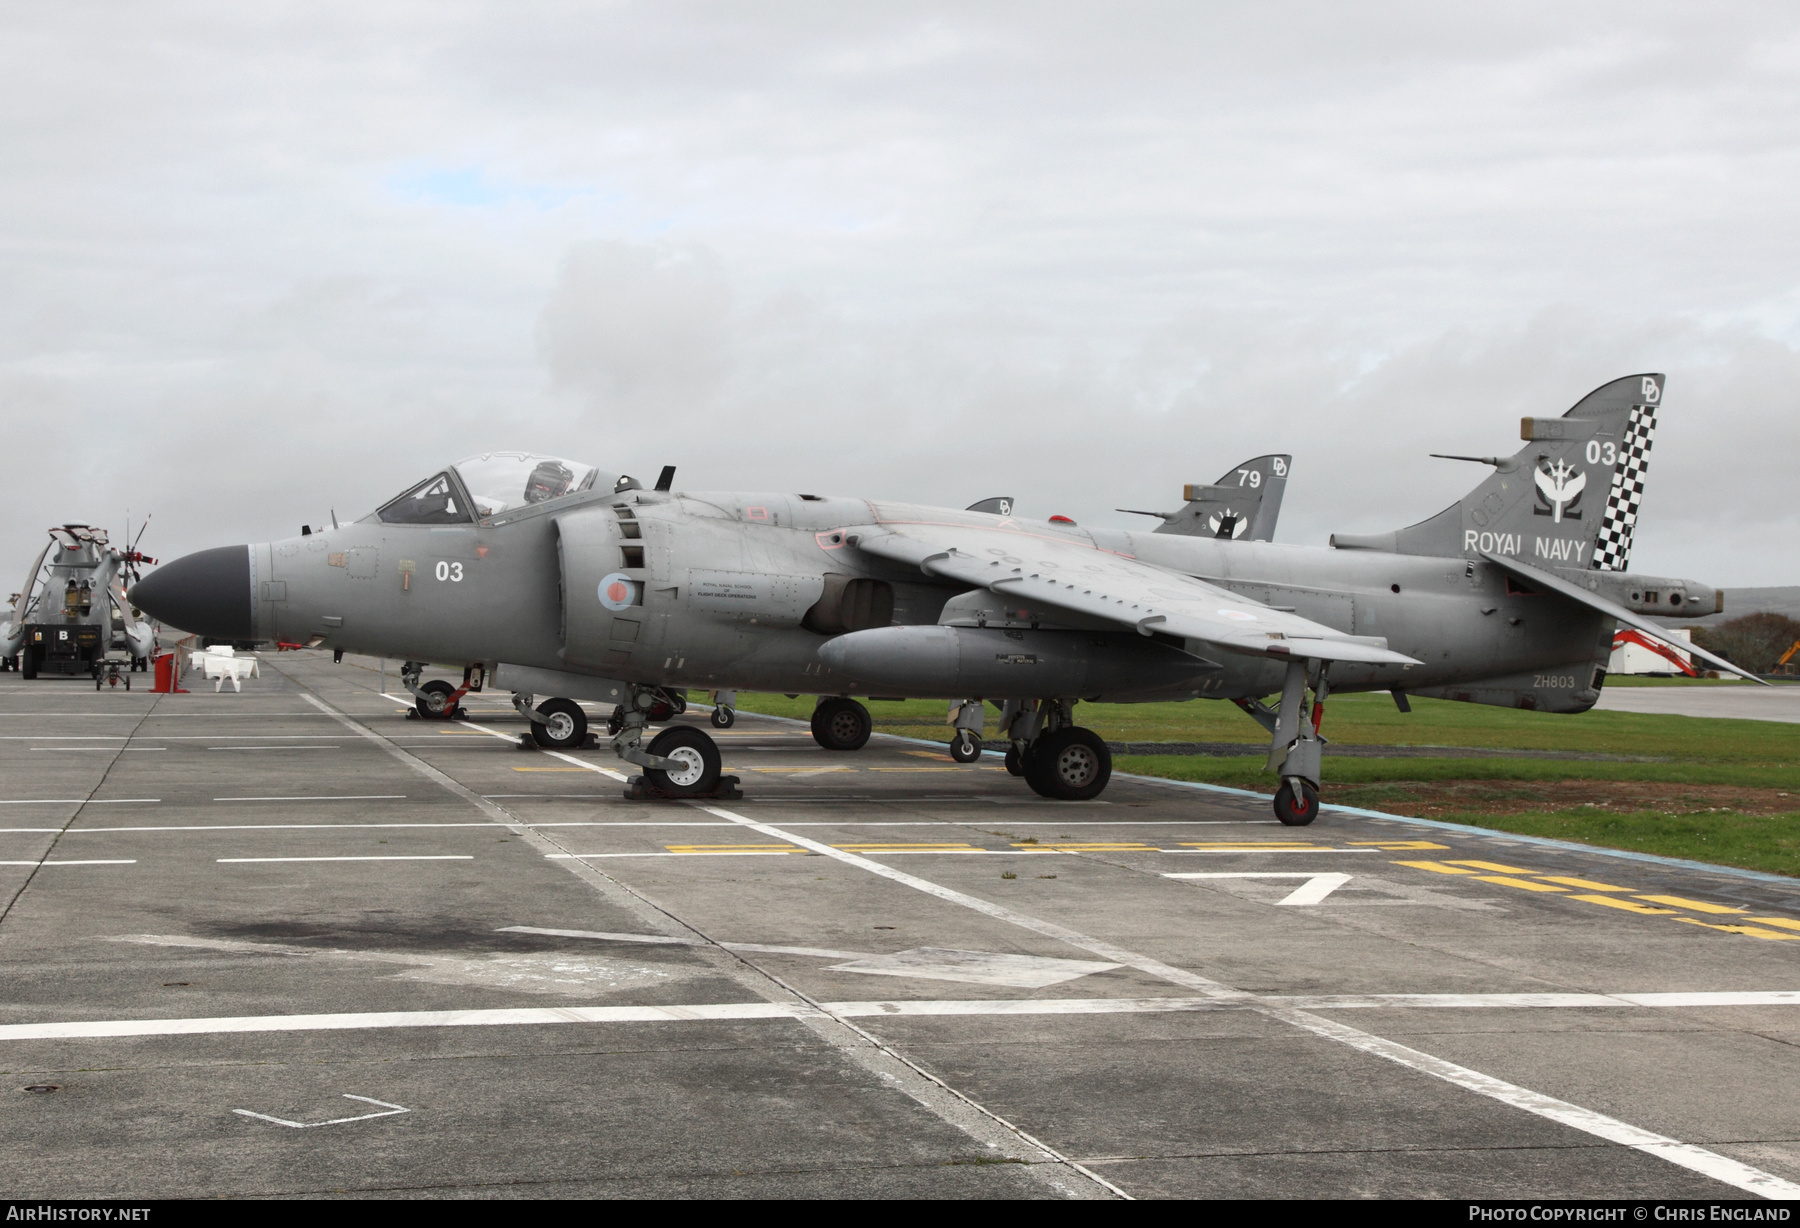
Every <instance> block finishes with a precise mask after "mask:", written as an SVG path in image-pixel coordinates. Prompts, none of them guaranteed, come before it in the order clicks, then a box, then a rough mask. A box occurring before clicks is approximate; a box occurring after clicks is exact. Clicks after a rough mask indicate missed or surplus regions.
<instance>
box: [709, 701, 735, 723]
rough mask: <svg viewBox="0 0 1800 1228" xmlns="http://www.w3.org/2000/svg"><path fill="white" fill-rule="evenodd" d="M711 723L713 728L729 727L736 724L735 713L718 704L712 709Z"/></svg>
mask: <svg viewBox="0 0 1800 1228" xmlns="http://www.w3.org/2000/svg"><path fill="white" fill-rule="evenodd" d="M712 723H713V728H714V729H730V728H731V727H732V726H733V725H735V724H737V713H736V712H734V711H733V710H732V709H730V708H727V707H726V706H725V705H724V704H720V705H719V706H718V707H716V708H714V709H713V710H712Z"/></svg>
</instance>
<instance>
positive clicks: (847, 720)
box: [812, 697, 875, 750]
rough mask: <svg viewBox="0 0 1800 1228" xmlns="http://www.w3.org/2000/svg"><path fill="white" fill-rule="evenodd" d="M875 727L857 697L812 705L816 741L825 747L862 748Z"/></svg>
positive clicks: (841, 748)
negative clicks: (856, 699)
mask: <svg viewBox="0 0 1800 1228" xmlns="http://www.w3.org/2000/svg"><path fill="white" fill-rule="evenodd" d="M874 727H875V722H874V721H872V720H870V719H869V710H868V709H867V708H865V707H863V706H862V705H861V704H859V703H857V702H856V701H855V700H854V699H843V698H841V697H840V698H834V699H827V700H826V701H825V702H824V703H822V704H820V705H819V706H818V707H817V708H814V709H813V715H812V735H813V741H815V742H817V743H818V744H819V745H820V746H823V747H824V748H825V749H826V750H861V749H862V748H863V747H864V746H866V745H867V744H868V741H869V733H870V732H871V731H872V730H873V729H874Z"/></svg>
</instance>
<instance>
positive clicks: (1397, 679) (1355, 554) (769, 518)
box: [248, 490, 1612, 711]
mask: <svg viewBox="0 0 1800 1228" xmlns="http://www.w3.org/2000/svg"><path fill="white" fill-rule="evenodd" d="M932 524H937V525H972V526H979V527H983V528H987V529H990V530H998V531H1001V532H1006V533H1010V534H1014V535H1016V538H1017V541H1018V543H1019V546H1018V548H1019V550H1020V552H1021V554H1022V555H1023V556H1026V557H1028V556H1029V551H1030V547H1031V544H1032V542H1033V541H1035V540H1043V539H1046V538H1050V539H1056V540H1060V541H1064V542H1074V543H1079V544H1083V545H1086V546H1089V547H1091V548H1093V549H1095V550H1100V551H1108V552H1112V553H1116V554H1121V555H1126V556H1130V557H1134V558H1136V559H1139V560H1141V561H1143V562H1147V563H1151V564H1154V565H1156V566H1159V567H1163V568H1167V569H1169V570H1171V571H1175V572H1179V573H1181V574H1184V575H1188V576H1193V577H1197V578H1200V579H1203V580H1206V581H1208V582H1210V583H1213V584H1217V585H1219V586H1221V587H1224V588H1227V589H1230V590H1232V591H1234V592H1236V593H1239V594H1241V595H1243V596H1246V597H1250V598H1252V599H1254V600H1257V601H1261V602H1264V603H1266V604H1268V605H1271V606H1275V607H1278V608H1291V609H1292V610H1293V611H1294V612H1296V613H1297V614H1299V615H1300V616H1302V617H1304V618H1307V619H1311V620H1312V621H1314V622H1317V623H1321V624H1323V625H1325V626H1327V627H1330V628H1333V629H1334V630H1337V631H1342V632H1345V633H1349V634H1354V635H1359V636H1379V637H1382V638H1385V639H1386V640H1387V642H1388V645H1389V646H1390V647H1392V648H1393V649H1395V650H1397V651H1399V652H1402V653H1405V654H1406V655H1408V656H1411V657H1414V658H1416V659H1417V660H1419V661H1420V662H1422V664H1420V665H1417V666H1412V667H1407V668H1404V669H1402V668H1400V667H1397V666H1373V665H1348V664H1340V665H1338V666H1336V667H1334V669H1333V671H1332V686H1333V689H1334V690H1339V691H1343V690H1371V689H1403V690H1405V691H1409V692H1413V693H1421V694H1428V695H1429V694H1443V695H1446V696H1449V697H1453V698H1470V699H1478V700H1481V701H1482V702H1490V703H1505V704H1508V705H1509V706H1521V707H1531V708H1539V709H1544V710H1552V711H1580V710H1583V709H1585V708H1587V707H1589V706H1591V705H1592V703H1593V702H1594V700H1595V699H1596V698H1597V697H1598V686H1599V682H1600V676H1599V675H1598V674H1597V670H1599V669H1601V668H1603V666H1604V664H1605V661H1606V658H1607V655H1608V653H1609V652H1610V649H1611V638H1612V624H1611V622H1610V620H1606V619H1603V618H1602V617H1600V616H1598V615H1595V614H1593V613H1591V612H1588V611H1585V610H1582V609H1579V608H1577V607H1574V606H1572V605H1570V604H1569V603H1566V602H1563V601H1560V600H1558V599H1556V598H1554V597H1550V596H1547V595H1543V594H1538V593H1530V592H1524V591H1521V590H1520V589H1519V588H1518V586H1516V585H1510V584H1509V583H1508V582H1507V580H1506V577H1505V576H1504V575H1503V574H1501V573H1500V572H1498V571H1497V570H1496V569H1494V568H1492V567H1490V566H1489V565H1488V564H1486V563H1485V562H1482V561H1479V560H1470V559H1466V558H1433V557H1422V556H1417V555H1405V554H1394V553H1387V552H1383V551H1377V550H1340V549H1326V548H1316V547H1302V546H1288V545H1276V544H1273V543H1259V542H1246V541H1223V540H1217V539H1211V538H1202V537H1189V536H1179V535H1171V534H1155V533H1137V532H1129V531H1122V530H1109V529H1088V528H1083V527H1079V526H1075V525H1069V524H1059V523H1047V522H1040V521H1031V520H1026V519H1021V518H1016V517H1004V518H1003V517H1000V516H997V515H990V514H987V513H980V512H965V511H954V510H950V509H944V508H932V507H924V506H916V505H910V504H898V503H882V502H874V501H869V500H862V499H850V498H830V497H815V496H810V495H790V494H779V493H761V492H752V493H744V492H730V493H706V492H686V493H680V492H659V491H644V490H628V491H625V492H622V493H617V494H614V493H603V492H590V493H586V494H576V495H570V496H566V497H563V498H559V499H556V500H555V501H553V502H551V503H548V504H543V505H536V506H530V505H527V506H521V507H516V508H512V509H509V510H505V511H502V512H500V513H498V514H495V515H492V516H489V517H486V518H484V519H480V520H478V521H474V522H472V523H468V524H457V525H426V524H392V523H384V522H383V521H381V520H380V519H379V518H377V517H375V516H371V517H368V518H365V519H363V520H360V521H357V522H355V523H352V524H345V525H343V526H341V527H338V528H334V529H331V530H329V531H320V532H316V533H312V534H310V535H306V536H301V537H296V538H290V539H288V540H286V541H279V542H272V543H265V544H261V545H255V546H251V547H249V548H248V550H249V565H250V571H251V575H250V580H251V585H250V587H251V595H252V601H251V621H252V623H253V626H254V636H255V638H259V639H266V640H280V641H285V642H293V643H304V644H312V645H315V646H318V647H323V648H331V649H343V650H345V651H349V652H356V653H367V654H370V655H379V656H385V657H393V658H401V659H410V660H419V661H428V662H434V663H437V664H440V665H448V666H465V665H472V664H481V665H485V666H486V667H487V668H488V669H489V670H490V671H491V670H493V669H494V668H496V667H498V666H502V665H508V664H510V665H513V666H522V667H528V668H532V669H538V670H549V671H557V672H561V673H568V674H576V675H584V676H591V677H595V678H608V679H624V680H628V681H630V682H634V683H638V684H648V685H657V686H668V687H686V688H701V689H720V688H729V689H747V690H748V689H758V690H772V691H784V692H808V693H829V694H856V693H859V692H860V693H864V694H870V693H873V694H880V695H897V696H899V695H904V696H914V695H917V696H933V695H935V696H942V695H944V692H943V690H941V689H939V688H938V687H937V686H934V685H930V684H926V685H924V686H921V687H908V686H906V685H903V684H901V683H898V682H896V681H894V680H892V679H887V680H883V681H882V682H881V683H880V684H878V685H873V686H871V685H870V684H868V683H867V682H865V680H863V679H861V678H857V677H853V676H845V675H844V674H842V673H840V672H838V671H835V670H834V669H832V668H831V667H830V666H829V665H827V664H826V663H825V661H823V660H822V659H821V657H820V653H819V649H820V646H821V645H822V644H823V643H824V642H826V641H827V640H828V639H830V638H832V637H833V636H834V635H835V634H843V633H846V632H854V631H856V630H859V629H864V628H860V627H858V626H856V625H855V624H854V621H852V622H844V621H842V620H841V619H835V615H834V614H829V613H828V616H827V617H825V618H823V619H821V618H820V616H819V613H818V607H819V606H820V604H821V599H822V597H825V596H826V595H827V594H828V593H833V592H838V593H841V592H843V591H845V590H844V586H845V584H846V583H848V582H850V581H865V582H868V584H867V585H866V586H865V590H866V589H868V588H869V587H870V586H883V587H884V588H885V592H886V597H885V598H884V600H886V601H891V610H890V609H886V608H882V609H881V611H880V612H881V613H882V614H883V615H884V616H885V618H886V620H887V621H886V622H884V623H882V624H881V625H900V626H929V625H933V624H936V623H938V622H939V620H940V618H941V617H945V607H946V603H948V602H950V601H951V599H952V598H955V597H957V596H958V594H959V593H961V592H964V591H966V590H965V589H964V588H963V587H962V586H959V585H950V584H946V583H944V582H943V581H940V580H934V579H932V578H930V577H928V576H925V575H923V574H921V573H920V572H918V571H916V570H913V569H910V568H905V567H901V566H898V565H896V564H893V563H890V562H886V561H884V560H881V559H877V558H874V557H872V556H869V555H865V554H864V553H863V552H861V551H859V550H858V549H857V548H856V545H855V540H856V538H857V535H858V530H864V531H868V530H870V529H873V528H875V527H877V526H894V525H932ZM609 582H610V583H612V585H613V593H614V597H615V599H614V600H612V601H608V600H607V599H606V598H607V593H606V586H607V584H608V583H609ZM834 600H835V599H834ZM614 606H616V607H617V608H609V607H614ZM834 608H835V607H834ZM834 619H835V620H834ZM809 624H810V625H809ZM869 625H874V624H869ZM986 626H987V630H990V631H993V632H995V633H997V634H1002V635H1006V636H1009V637H1011V638H1012V639H1013V641H1014V642H1015V643H1017V644H1018V645H1019V649H1020V656H1021V658H1023V657H1027V656H1031V655H1033V654H1032V653H1031V652H1030V651H1029V650H1030V649H1031V647H1032V644H1033V642H1034V641H1035V642H1040V643H1045V644H1053V643H1059V644H1062V645H1064V646H1067V645H1070V644H1073V643H1074V641H1073V640H1070V639H1068V638H1067V637H1071V636H1074V637H1086V639H1085V641H1084V642H1085V643H1086V644H1088V645H1090V646H1091V647H1092V648H1093V649H1095V650H1099V649H1101V648H1109V647H1118V648H1120V649H1121V650H1125V649H1127V648H1128V647H1129V646H1130V645H1131V644H1132V642H1134V641H1138V640H1140V639H1141V637H1138V636H1136V635H1134V634H1133V633H1132V632H1130V631H1121V630H1116V629H1110V628H1105V627H1093V626H1090V627H1085V628H1084V627H1079V626H1076V627H1068V626H1066V625H1064V626H1058V625H1053V624H1051V623H1050V622H1048V621H1042V620H1037V619H1026V618H1020V619H1018V620H1016V621H1015V622H1011V623H1009V624H1008V625H1006V626H1001V625H999V624H998V623H990V624H987V625H986ZM1058 636H1060V637H1065V638H1064V639H1063V640H1061V641H1056V640H1054V639H1053V638H1052V639H1046V638H1044V637H1058ZM1108 637H1123V639H1122V641H1121V642H1116V643H1115V642H1114V641H1111V640H1108ZM1217 655H1218V656H1222V657H1223V658H1224V659H1223V660H1221V661H1219V662H1218V664H1219V666H1220V668H1214V669H1209V670H1207V671H1206V672H1204V673H1198V674H1197V673H1195V672H1194V671H1191V670H1177V671H1172V673H1171V675H1170V676H1168V677H1166V678H1160V679H1157V680H1155V681H1147V680H1146V679H1145V678H1144V677H1142V671H1141V670H1139V671H1135V673H1134V674H1133V677H1132V678H1131V679H1130V680H1129V683H1128V685H1123V686H1120V685H1112V684H1110V683H1108V682H1107V680H1106V679H1105V678H1104V677H1103V676H1102V674H1103V673H1104V671H1101V672H1100V673H1095V674H1093V676H1092V677H1091V678H1089V679H1088V680H1086V681H1084V682H1083V683H1082V684H1081V688H1082V693H1081V694H1079V695H1073V696H1069V697H1070V698H1105V699H1110V700H1118V701H1136V700H1166V699H1186V698H1196V697H1211V698H1237V697H1240V696H1252V695H1264V694H1268V693H1270V692H1271V691H1273V690H1275V689H1278V688H1279V686H1280V680H1281V672H1282V670H1283V668H1284V667H1283V665H1282V664H1281V663H1280V662H1277V661H1270V660H1267V659H1265V658H1259V657H1247V656H1238V655H1234V654H1229V653H1226V654H1217ZM1031 686H1032V683H1031V681H1030V678H1029V676H1028V675H1027V674H1023V673H1022V674H1021V676H1020V680H1019V683H1018V687H1017V690H1016V691H1014V692H1013V693H1014V694H1016V695H1033V694H1036V692H1034V691H1033V690H1032V689H1031ZM950 697H953V698H954V697H958V696H955V695H952V696H950ZM989 697H991V698H999V697H1001V696H998V695H991V696H989Z"/></svg>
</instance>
